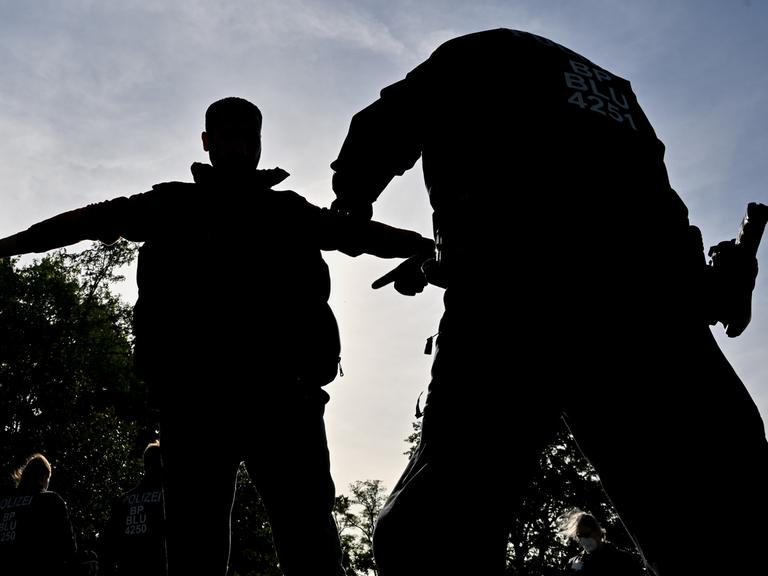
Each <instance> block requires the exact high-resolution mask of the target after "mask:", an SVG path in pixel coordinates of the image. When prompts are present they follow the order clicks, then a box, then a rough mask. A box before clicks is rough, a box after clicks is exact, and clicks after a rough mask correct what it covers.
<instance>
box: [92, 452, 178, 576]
mask: <svg viewBox="0 0 768 576" xmlns="http://www.w3.org/2000/svg"><path fill="white" fill-rule="evenodd" d="M98 558H99V571H100V573H101V574H102V575H104V576H164V575H165V573H166V552H165V519H164V514H163V485H162V460H161V456H160V442H159V441H155V442H151V443H150V444H148V445H147V447H146V448H145V449H144V475H143V476H142V478H141V480H140V481H139V483H138V484H137V485H136V487H135V488H133V489H132V490H129V491H128V492H126V493H125V494H123V495H122V496H120V498H118V499H117V501H116V502H115V503H114V505H113V507H112V513H111V514H110V517H109V521H108V522H107V525H106V526H105V528H104V531H103V532H102V534H100V535H99V547H98Z"/></svg>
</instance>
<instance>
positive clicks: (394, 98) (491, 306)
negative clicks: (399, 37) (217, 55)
mask: <svg viewBox="0 0 768 576" xmlns="http://www.w3.org/2000/svg"><path fill="white" fill-rule="evenodd" d="M419 158H421V159H422V165H423V172H424V180H425V184H426V187H427V192H428V194H429V201H430V203H431V205H432V207H433V209H434V223H435V241H436V244H437V246H438V258H439V260H440V266H441V272H442V275H443V279H444V282H445V285H446V286H447V288H446V292H445V297H444V300H445V314H444V316H443V318H442V320H441V323H440V334H439V336H438V338H437V352H436V356H435V361H434V364H433V367H432V383H431V385H430V392H429V396H428V399H427V403H426V407H425V410H424V423H423V432H422V442H421V446H420V449H419V451H417V453H416V456H415V458H414V459H412V460H411V462H410V463H409V465H408V468H407V469H406V471H405V472H404V474H403V477H402V478H401V480H400V482H399V483H398V485H397V486H396V487H395V489H394V491H393V494H392V496H391V497H390V500H389V502H388V503H387V505H386V506H385V509H384V513H383V515H382V516H381V517H380V519H379V523H378V528H377V533H378V537H377V539H376V541H377V544H376V546H377V554H378V558H379V560H380V562H379V567H380V569H381V572H380V573H381V574H382V575H383V576H384V575H389V574H410V573H422V572H423V571H424V570H430V569H431V570H436V571H438V572H439V571H440V570H441V569H442V570H459V571H461V570H464V571H470V572H477V573H488V574H495V573H501V571H502V570H503V558H504V556H503V550H504V545H503V542H504V538H503V537H502V535H503V534H504V532H505V530H506V528H505V527H504V522H505V521H504V519H503V518H504V516H505V515H510V514H512V513H513V509H514V499H515V498H516V497H518V495H519V494H520V491H521V490H522V489H523V487H524V486H525V484H526V483H527V479H528V478H529V474H530V470H531V468H532V466H535V461H536V459H537V458H538V455H539V454H540V451H541V449H542V448H543V446H545V445H546V443H547V442H549V441H550V440H551V439H552V438H553V431H554V430H556V428H557V427H558V426H559V416H560V414H561V413H565V414H566V416H567V418H568V422H569V426H570V427H571V429H572V430H573V431H574V433H575V435H576V439H577V441H578V442H579V446H580V447H581V448H582V449H583V450H584V452H585V453H586V455H587V456H588V457H589V458H590V459H591V460H592V462H593V464H594V465H595V467H596V468H597V469H598V472H599V473H600V475H601V479H602V480H603V484H604V485H605V487H606V489H607V490H608V492H609V494H610V496H611V498H612V500H613V502H614V504H616V506H617V507H618V508H619V511H620V512H621V513H622V517H623V518H624V519H625V521H626V522H627V524H628V526H629V527H630V529H631V530H632V532H633V534H634V535H635V536H636V538H637V539H638V540H639V542H640V544H641V545H642V546H643V549H644V551H645V552H646V554H647V555H648V557H649V558H651V559H652V561H653V562H655V563H656V564H657V565H663V566H664V567H665V568H666V569H667V570H668V571H667V572H665V573H662V574H663V576H666V575H667V574H677V573H678V572H676V570H677V569H678V568H680V569H689V568H690V565H688V564H686V561H684V560H683V559H686V560H687V558H689V557H690V556H691V554H690V553H686V552H682V550H689V551H690V550H694V549H695V547H696V546H697V543H696V541H695V538H694V537H693V536H691V538H689V539H688V541H687V543H685V544H683V543H682V541H681V540H682V537H681V536H680V535H679V534H678V531H674V532H673V528H672V527H673V526H675V527H677V526H679V525H680V524H681V523H683V524H684V523H687V522H688V521H689V520H690V519H692V518H695V519H696V520H695V522H705V521H708V520H706V518H707V516H706V514H702V511H701V510H700V509H699V507H698V503H697V502H695V501H693V499H692V498H691V497H690V493H689V492H688V488H687V486H690V485H691V484H692V483H699V482H700V478H701V477H702V476H704V477H706V482H707V483H708V485H709V486H711V488H712V490H711V491H716V490H718V489H720V488H715V487H722V486H726V485H728V486H731V488H730V489H729V490H728V492H729V493H733V492H740V494H741V497H742V498H743V499H744V500H745V501H747V500H748V501H759V504H760V509H761V510H765V509H766V508H767V507H766V501H765V498H764V496H760V495H761V494H762V490H761V489H759V485H760V482H762V481H763V480H757V479H758V478H763V479H766V478H768V474H766V468H767V466H766V465H767V464H768V446H767V445H766V443H765V433H764V429H763V424H762V420H761V418H760V415H759V413H758V411H757V408H756V406H755V405H754V402H753V401H752V400H751V398H750V397H749V394H748V393H747V391H746V389H745V388H744V386H743V384H742V383H741V382H740V381H739V379H738V377H737V376H736V375H735V374H734V372H733V370H732V368H731V367H730V365H729V364H728V362H727V360H726V359H725V358H724V357H723V355H722V352H721V351H720V350H719V348H718V347H717V345H716V343H715V342H714V339H713V338H712V335H711V333H710V332H709V329H708V326H707V322H706V316H705V313H704V311H703V310H702V298H703V296H702V294H703V293H704V292H705V289H704V287H703V286H702V285H701V284H702V282H701V280H702V275H703V271H704V269H705V268H706V265H705V259H704V254H703V247H702V245H701V238H700V235H699V234H698V231H697V230H696V229H694V228H692V227H690V226H689V222H688V211H687V209H686V207H685V205H684V203H683V202H682V201H681V199H680V198H679V196H678V195H677V194H676V193H675V191H674V190H673V189H672V188H671V186H670V183H669V181H668V178H667V172H666V168H665V166H664V146H663V144H662V143H661V142H660V141H659V140H658V139H657V137H656V135H655V133H654V130H653V128H652V127H651V125H650V123H649V122H648V120H647V118H646V116H645V114H644V113H643V111H642V109H641V108H640V106H639V105H638V103H637V101H636V98H635V95H634V93H633V91H632V88H631V86H630V83H629V82H628V81H626V80H624V79H622V78H621V77H619V76H617V75H616V74H614V73H613V72H611V71H608V70H605V69H604V68H601V67H600V66H598V65H596V64H594V63H592V62H591V61H589V60H588V59H586V58H584V57H583V56H581V55H579V54H576V53H575V52H573V51H571V50H570V49H568V48H565V47H563V46H560V45H558V44H556V43H554V42H552V41H550V40H548V39H545V38H542V37H539V36H536V35H533V34H529V33H526V32H520V31H515V30H508V29H498V30H489V31H484V32H478V33H476V34H469V35H466V36H462V37H459V38H455V39H453V40H450V41H448V42H446V43H445V44H443V45H441V46H440V47H438V48H437V49H436V50H435V51H434V52H433V54H432V55H431V56H430V57H429V58H428V59H427V60H426V61H425V62H423V63H422V64H420V65H419V66H417V67H416V68H415V69H414V70H412V71H411V72H410V73H409V74H408V75H407V76H406V77H405V78H404V79H403V80H402V81H400V82H397V83H395V84H393V85H391V86H388V87H386V88H384V89H383V90H382V91H381V97H380V98H379V99H378V100H377V101H376V102H374V103H373V104H371V105H370V106H368V107H367V108H365V109H363V110H361V111H360V112H358V113H357V114H355V116H354V117H353V119H352V121H351V124H350V128H349V133H348V135H347V137H346V139H345V141H344V144H343V146H342V148H341V151H340V152H339V156H338V158H337V159H336V160H335V161H334V162H333V164H332V165H331V166H332V168H333V169H334V171H335V174H334V179H333V185H334V191H335V192H336V195H337V205H338V206H339V209H340V210H347V211H354V209H355V206H360V205H362V204H365V203H366V202H367V203H370V202H373V201H374V200H375V199H376V198H377V197H378V195H379V194H380V193H381V192H382V191H383V189H384V188H385V187H386V186H387V184H388V183H389V182H390V181H391V179H392V178H393V177H394V176H396V175H399V174H402V173H403V172H405V171H406V170H408V169H409V168H411V167H412V166H413V165H414V163H415V162H416V161H417V160H418V159H419ZM361 213H362V212H361ZM712 421H719V422H720V423H721V425H720V426H718V430H717V432H715V431H714V430H712V428H711V425H710V423H711V422H712ZM724 421H727V422H728V424H725V425H722V423H723V422H724ZM478 437H480V438H482V441H481V442H477V441H476V439H477V438H478ZM710 461H715V462H718V464H717V465H715V468H716V472H712V471H711V470H710V466H706V465H704V462H710ZM715 476H716V477H717V478H715ZM737 478H738V479H739V480H736V479H737ZM737 486H740V488H739V487H737ZM461 493H465V494H467V495H469V494H472V495H476V494H482V495H483V498H485V499H484V500H482V501H481V502H477V501H474V500H473V502H472V506H467V505H465V504H459V505H457V506H456V507H452V506H448V505H446V504H445V503H446V502H450V501H452V500H453V499H454V495H455V494H461ZM747 494H751V495H752V496H751V497H750V496H747ZM473 497H474V496H473ZM417 502H418V505H417V504H416V503H417ZM725 506H728V507H730V509H732V508H734V507H735V508H740V507H741V508H744V507H746V506H745V505H735V504H734V503H733V502H729V503H728V504H725V503H724V504H723V507H725ZM459 507H460V508H461V511H460V512H459V511H457V508H459ZM670 509H675V510H676V512H677V513H678V515H679V517H678V518H677V520H676V521H674V522H670V523H669V526H670V528H669V530H667V531H665V529H663V528H659V527H658V526H657V524H658V522H657V521H656V519H657V518H658V517H661V516H664V515H665V514H667V512H668V510H670ZM455 514H460V515H461V520H458V519H456V518H455V517H454V515H455ZM724 514H725V512H724ZM457 522H458V523H460V524H461V525H468V526H473V527H475V528H473V530H472V531H470V532H469V533H464V532H463V533H462V536H463V537H466V538H467V539H468V540H467V541H465V542H463V543H459V542H458V541H456V542H454V543H453V544H451V542H452V538H453V536H451V535H450V534H449V533H447V532H446V530H447V528H446V527H447V526H452V525H454V524H455V523H457ZM722 522H724V523H725V524H729V523H730V521H728V520H726V519H725V517H724V518H723V520H722ZM745 522H748V523H749V522H752V521H751V520H748V519H745ZM751 525H752V526H753V529H752V530H751V533H753V534H758V533H763V534H764V532H765V529H764V527H762V526H760V525H757V524H755V523H754V522H752V524H751ZM757 540H759V538H755V539H753V541H755V542H756V541H757ZM409 541H419V542H421V545H420V547H419V550H418V551H410V552H406V550H409V549H408V547H407V544H406V542H409ZM673 541H674V542H676V544H675V545H672V544H671V543H672V542H673ZM751 548H752V547H751V545H749V544H746V543H744V544H743V545H742V546H741V547H740V549H741V550H743V551H748V550H750V549H751ZM443 549H452V550H462V551H465V552H462V553H461V554H456V555H454V556H452V557H451V562H450V563H447V564H445V566H443V565H442V564H440V562H441V561H442V560H441V558H442V555H441V552H440V550H443ZM739 558H740V561H742V562H743V563H744V566H748V567H752V566H753V565H754V558H753V557H752V556H749V554H746V553H745V554H739ZM479 562H480V563H482V565H480V564H479Z"/></svg>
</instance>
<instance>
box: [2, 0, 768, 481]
mask: <svg viewBox="0 0 768 576" xmlns="http://www.w3.org/2000/svg"><path fill="white" fill-rule="evenodd" d="M0 16H1V17H0V158H2V162H0V186H1V187H0V200H1V201H2V204H0V206H2V209H1V210H0V236H6V235H9V234H12V233H14V232H17V231H19V230H21V229H23V228H26V227H28V226H30V225H31V224H33V223H35V222H36V221H38V220H40V219H43V218H46V217H49V216H52V215H54V214H56V213H59V212H61V211H64V210H68V209H72V208H76V207H79V206H82V205H85V204H88V203H91V202H95V201H99V200H104V199H107V198H113V197H116V196H121V195H127V194H132V193H135V192H142V191H145V190H148V189H149V188H150V187H151V185H152V184H154V183H157V182H162V181H167V180H189V178H190V175H189V169H188V167H189V165H190V164H191V163H192V162H193V161H205V160H206V155H205V154H204V153H203V151H202V149H201V147H200V144H199V133H200V132H201V130H202V129H203V113H204V111H205V108H206V107H207V106H208V104H210V103H211V102H213V101H214V100H217V99H219V98H221V97H224V96H232V95H235V96H242V97H245V98H248V99H250V100H252V101H253V102H255V103H256V104H258V106H259V107H260V108H261V109H262V112H263V113H264V130H263V138H264V142H263V148H264V153H263V156H262V167H264V168H268V167H273V166H276V165H278V166H280V167H282V168H285V169H286V170H288V171H289V172H291V174H292V175H291V177H290V178H289V179H288V180H287V181H286V182H285V184H284V186H285V187H286V188H290V189H293V190H295V191H297V192H298V193H300V194H302V195H304V196H305V197H306V198H308V199H309V200H310V201H312V202H314V203H315V204H318V205H323V206H326V205H328V204H329V203H330V202H331V200H332V199H333V194H332V192H331V187H330V182H331V171H330V169H329V167H328V165H329V164H330V162H331V161H332V160H333V159H334V158H335V157H336V153H337V152H338V150H339V148H340V146H341V143H342V140H343V138H344V135H345V134H346V131H347V127H348V125H349V120H350V118H351V116H352V114H354V113H355V112H356V111H358V110H359V109H360V108H362V107H364V106H366V105H367V104H369V103H370V102H372V101H373V100H374V99H375V98H376V97H377V94H378V91H379V90H380V89H381V88H382V87H384V86H386V85H387V84H390V83H392V82H394V81H396V80H398V79H400V78H401V77H402V76H404V75H405V74H406V73H407V72H408V71H409V70H410V69H412V68H413V67H414V66H415V65H416V64H418V63H419V62H420V61H422V60H423V59H424V58H426V57H427V56H428V55H429V53H430V52H431V51H432V50H434V48H436V47H437V46H438V45H439V44H440V43H441V42H443V41H444V40H447V39H448V38H451V37H453V36H457V35H461V34H465V33H469V32H474V31H478V30H483V29H488V28H497V27H508V28H516V29H520V30H527V31H530V32H534V33H536V34H539V35H542V36H546V37H548V38H551V39H552V40H555V41H557V42H560V43H562V44H565V45H566V46H568V47H570V48H572V49H574V50H576V51H577V52H580V53H582V54H583V55H584V56H586V57H587V58H589V59H591V60H593V61H594V62H596V63H597V64H600V65H601V66H603V67H605V68H607V69H609V70H611V71H613V72H615V73H616V74H618V75H620V76H623V77H625V78H627V79H629V80H630V81H631V82H632V84H633V86H634V90H635V93H636V94H637V96H638V99H639V101H640V104H641V105H642V106H643V107H644V109H645V111H646V113H647V115H648V117H649V118H650V120H651V122H652V123H653V125H654V127H655V129H656V132H657V134H658V135H659V137H660V138H661V139H662V140H663V141H664V142H665V144H666V146H667V167H668V169H669V173H670V179H671V181H672V184H673V186H674V187H675V188H676V190H677V191H678V193H679V194H680V195H681V196H682V198H683V199H684V200H685V202H686V204H687V205H688V207H689V209H690V215H691V220H692V222H693V223H695V224H697V225H698V226H699V227H700V228H701V229H702V231H703V234H704V242H705V245H706V246H709V245H712V244H715V243H716V242H718V241H720V240H724V239H727V238H731V237H733V236H734V234H735V232H736V229H737V227H738V224H739V222H740V220H741V218H742V216H743V213H744V210H745V207H746V204H747V202H748V201H761V202H765V203H768V194H767V193H766V182H768V162H767V161H766V150H768V113H766V109H767V108H768V58H767V57H768V6H767V5H766V4H765V3H764V2H761V1H760V0H732V1H730V2H723V1H720V0H646V1H643V2H628V1H619V0H579V1H578V2H577V1H574V0H560V1H557V0H517V1H514V0H475V1H473V2H466V1H464V0H446V1H438V0H420V1H419V2H414V1H412V0H387V1H383V0H381V1H375V0H366V1H353V0H333V1H331V0H320V1H312V0H260V1H258V2H253V1H248V0H235V1H226V0H225V1H222V0H219V1H216V2H214V1H205V0H165V1H164V2H154V1H150V0H120V1H119V2H118V1H96V0H67V2H59V1H58V0H35V1H34V2H17V1H15V0H0ZM509 74H515V67H514V63H510V68H509ZM525 82H526V79H525V78H522V77H521V78H520V89H521V90H525ZM457 144H458V145H460V144H461V143H457ZM511 169H513V168H511ZM374 208H375V217H376V218H377V219H378V220H381V221H384V222H388V223H391V224H393V225H396V226H400V227H406V228H412V229H415V230H417V231H419V232H421V233H422V234H424V235H429V234H430V233H431V224H430V222H431V220H430V211H429V209H428V204H427V198H426V193H425V191H424V188H423V183H422V179H421V172H420V167H419V166H417V168H415V169H413V170H411V171H410V172H409V173H407V174H406V175H405V176H404V177H402V178H399V179H397V181H396V182H394V183H393V184H391V185H390V187H389V189H388V190H386V191H385V193H384V195H383V196H382V198H381V200H380V201H379V202H378V203H377V204H376V205H375V207H374ZM261 217H263V216H261V215H254V223H255V224H256V223H258V220H259V218H261ZM186 242H187V243H188V247H189V249H191V250H194V243H195V231H194V230H190V231H189V237H188V238H187V240H186ZM765 244H768V241H766V243H765ZM761 256H762V258H763V259H764V262H765V263H766V264H765V266H766V268H768V248H766V247H765V246H764V247H763V250H761ZM327 261H328V262H329V265H330V266H331V273H332V278H333V285H334V290H333V295H332V306H333V307H334V310H335V311H336V314H337V317H338V319H339V322H340V325H341V330H342V345H343V350H342V354H343V356H342V365H343V368H344V372H345V376H344V377H343V378H338V379H337V380H336V381H335V382H334V383H332V384H331V385H330V386H329V387H328V391H329V392H330V393H331V395H332V400H331V403H330V404H329V407H328V410H327V413H326V414H327V418H326V421H327V426H328V434H329V442H330V449H331V456H332V465H333V473H334V476H335V478H336V483H337V486H338V489H339V490H340V491H345V490H346V487H347V485H348V484H349V483H350V482H352V481H354V480H362V479H368V478H371V479H373V478H376V479H380V480H382V481H383V482H384V483H385V484H386V485H387V487H389V488H391V487H392V485H393V484H394V482H395V481H396V479H397V477H398V476H399V474H400V472H401V470H402V468H403V467H404V466H405V463H406V459H405V457H404V456H403V455H402V452H403V451H404V450H405V448H406V444H404V442H403V439H404V438H405V437H406V436H407V435H408V434H409V433H410V431H411V422H412V420H413V411H414V406H415V403H416V398H417V396H418V394H419V393H420V392H421V391H422V390H423V389H425V388H426V385H427V383H428V380H429V365H430V361H431V358H430V357H429V356H425V355H423V353H422V352H423V347H424V342H425V340H426V338H427V337H428V336H429V335H431V334H433V333H434V332H436V330H437V322H438V319H439V316H440V313H441V307H442V303H441V293H440V291H439V290H437V289H434V288H430V289H428V290H427V291H426V293H425V294H423V295H422V296H420V297H417V298H405V297H401V296H398V295H397V294H396V293H394V291H391V290H387V291H376V292H374V291H372V290H370V288H369V286H370V283H371V281H372V280H374V279H375V278H376V277H377V276H378V275H379V274H381V273H383V272H385V271H386V270H388V269H389V267H390V263H388V262H386V261H377V260H376V259H374V258H371V257H367V256H363V257H360V258H357V259H351V258H347V257H345V256H343V255H337V254H329V255H328V256H327ZM638 265H642V262H638ZM200 273H207V272H206V271H205V270H201V271H200ZM128 275H129V279H128V280H127V281H126V282H125V283H124V285H123V286H122V287H120V291H121V292H122V293H123V294H124V296H125V298H126V299H127V300H129V301H131V302H132V301H133V300H135V297H136V288H135V280H134V278H133V272H132V271H129V272H128ZM767 278H768V274H766V273H763V275H762V276H761V277H759V278H758V285H757V288H756V293H755V298H754V310H753V324H752V325H751V326H750V327H749V328H748V329H747V332H746V333H745V335H743V336H742V337H741V338H738V339H736V340H732V341H731V340H728V339H727V338H726V337H725V336H724V335H723V333H722V327H720V326H718V327H716V328H715V329H714V331H715V333H716V334H717V335H718V339H719V341H720V342H721V344H722V346H723V348H724V350H725V352H726V354H727V356H728V357H729V359H730V360H731V362H732V364H733V365H734V367H735V368H736V371H737V372H738V373H739V374H740V375H741V377H742V379H743V380H744V382H745V383H746V385H747V387H748V388H749V389H750V391H751V392H752V394H753V396H754V398H755V400H756V402H757V403H758V405H759V407H760V410H761V413H762V414H763V417H764V418H765V417H766V415H768V360H766V358H765V351H766V344H767V343H768V280H767ZM467 392H468V393H477V394H482V393H483V383H482V382H467Z"/></svg>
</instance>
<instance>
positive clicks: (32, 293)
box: [0, 243, 153, 542]
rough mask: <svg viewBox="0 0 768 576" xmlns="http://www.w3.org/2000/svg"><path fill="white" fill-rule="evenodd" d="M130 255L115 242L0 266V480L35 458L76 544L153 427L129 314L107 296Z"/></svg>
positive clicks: (98, 522)
mask: <svg viewBox="0 0 768 576" xmlns="http://www.w3.org/2000/svg"><path fill="white" fill-rule="evenodd" d="M135 252H136V247H135V246H134V245H132V244H129V243H120V244H117V245H115V246H111V247H106V246H102V245H94V247H92V248H90V249H88V250H85V251H83V252H81V253H78V254H67V253H66V252H63V251H58V252H53V253H50V254H48V255H46V256H45V257H43V258H42V259H41V260H39V261H35V262H34V263H33V264H31V265H28V266H18V261H17V260H12V259H5V260H0V406H2V408H0V433H1V434H2V441H1V442H0V475H2V480H1V481H0V482H2V485H4V486H6V487H7V486H8V483H9V476H10V473H11V471H12V470H13V469H15V468H16V467H17V466H19V465H20V464H21V463H23V461H24V460H25V458H26V457H27V456H28V455H29V454H31V453H33V452H42V453H44V454H45V455H46V456H47V457H48V458H49V460H51V462H52V464H53V467H54V471H53V475H52V478H51V489H52V490H55V491H57V492H59V493H61V494H62V496H63V497H64V498H65V499H66V501H67V503H68V505H69V508H70V513H71V515H72V520H73V524H74V526H75V529H76V532H77V533H79V535H80V540H81V542H83V541H86V542H89V541H92V539H93V538H94V536H95V534H96V533H97V532H98V531H99V530H100V528H101V527H102V526H103V525H104V522H105V521H106V517H107V514H108V513H109V504H110V503H111V501H112V499H113V498H114V497H116V496H117V495H118V494H119V493H120V492H121V491H123V490H126V489H128V488H129V487H130V486H131V485H132V484H133V483H134V482H136V481H137V479H138V475H139V472H140V470H141V460H140V457H141V449H142V448H143V444H144V443H145V441H146V440H147V439H148V438H147V436H148V434H146V433H145V432H146V431H148V430H151V428H153V422H152V417H151V414H150V412H149V408H148V405H147V401H146V394H145V388H144V384H143V382H142V381H141V380H139V379H138V378H137V377H136V376H135V375H134V373H133V370H132V335H131V330H130V318H131V316H130V314H131V311H130V308H129V307H128V306H127V305H125V304H123V303H122V302H121V301H120V300H119V298H118V297H117V296H116V295H114V294H113V293H112V292H111V290H110V286H111V285H112V284H113V283H114V282H117V281H120V280H121V277H120V276H119V275H117V272H116V271H117V269H118V268H119V267H120V266H122V265H124V264H126V263H128V262H130V261H131V260H132V259H133V258H134V256H135Z"/></svg>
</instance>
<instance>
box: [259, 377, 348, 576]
mask: <svg viewBox="0 0 768 576" xmlns="http://www.w3.org/2000/svg"><path fill="white" fill-rule="evenodd" d="M327 398H328V397H327V395H326V394H325V392H324V391H322V390H320V389H316V390H313V391H310V392H309V393H308V394H307V395H300V396H297V397H295V398H293V399H291V400H289V401H285V400H283V401H281V402H280V403H277V404H275V405H273V406H272V407H271V409H270V410H269V411H268V413H264V414H263V415H262V416H263V418H264V419H263V420H262V422H261V423H260V424H259V426H258V427H259V429H261V430H263V432H264V433H265V434H268V436H265V438H266V441H264V442H263V443H262V444H261V445H260V446H259V447H258V449H256V450H251V451H249V452H248V455H247V457H246V466H247V468H248V473H249V475H250V476H251V479H252V480H253V482H254V484H255V485H256V488H257V490H258V491H259V494H260V495H261V497H262V499H263V501H264V505H265V508H266V510H267V513H268V515H269V521H270V525H271V527H272V535H273V539H274V543H275V548H276V550H277V555H278V558H279V561H280V567H281V569H282V571H283V573H284V574H285V575H286V576H343V574H344V569H343V568H342V565H341V545H340V542H339V534H338V529H337V527H336V523H335V521H334V519H333V515H332V510H333V504H334V499H335V493H334V492H335V489H334V484H333V480H332V478H331V473H330V460H329V453H328V446H327V440H326V434H325V424H324V422H323V412H324V404H325V402H326V401H327Z"/></svg>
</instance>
